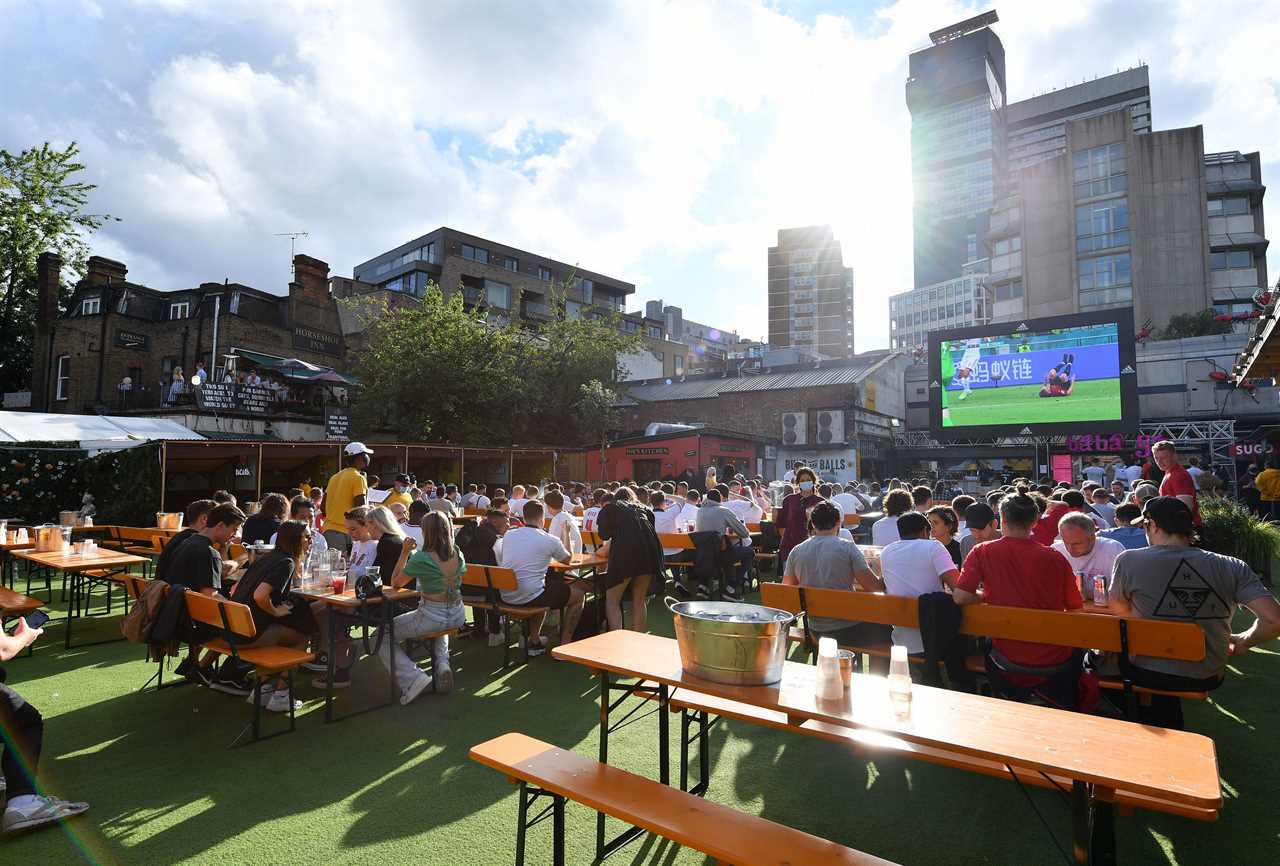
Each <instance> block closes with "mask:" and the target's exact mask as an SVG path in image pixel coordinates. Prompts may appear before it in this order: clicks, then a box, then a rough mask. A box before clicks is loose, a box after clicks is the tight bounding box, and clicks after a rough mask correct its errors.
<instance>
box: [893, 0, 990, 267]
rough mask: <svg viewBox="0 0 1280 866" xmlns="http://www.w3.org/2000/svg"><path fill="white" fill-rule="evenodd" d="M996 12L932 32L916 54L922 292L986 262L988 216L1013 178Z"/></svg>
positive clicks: (912, 78)
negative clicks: (1003, 183) (1008, 172)
mask: <svg viewBox="0 0 1280 866" xmlns="http://www.w3.org/2000/svg"><path fill="white" fill-rule="evenodd" d="M996 20H997V18H996V13H995V11H994V10H993V11H990V12H985V13H983V14H982V15H978V16H976V17H974V18H970V19H967V20H965V21H961V22H960V23H958V24H955V25H952V26H951V27H945V28H943V29H942V30H937V31H934V32H933V33H931V34H929V38H930V40H931V41H932V42H933V44H932V46H930V47H928V48H925V49H923V50H920V51H916V52H914V53H913V54H911V56H910V58H909V61H908V64H909V72H908V78H907V86H906V99H907V108H908V109H909V110H910V111H911V175H912V186H913V187H914V203H913V217H912V226H913V233H914V239H915V258H914V264H915V287H916V288H920V287H922V286H931V285H936V284H938V283H942V282H944V281H946V280H950V279H954V278H955V277H958V276H959V275H960V274H961V269H962V267H963V266H964V265H965V264H966V263H968V262H973V261H976V260H978V259H980V258H983V257H984V255H983V252H982V241H983V239H984V237H985V236H986V234H987V217H988V214H989V213H990V211H991V205H992V203H993V202H994V200H995V196H996V184H997V180H998V179H999V178H1000V177H1002V176H1003V175H1004V173H1005V119H1004V100H1005V77H1004V73H1005V68H1004V46H1003V45H1002V44H1001V42H1000V39H999V37H997V36H996V34H995V33H994V32H993V31H992V30H991V29H990V25H991V24H993V23H995V21H996Z"/></svg>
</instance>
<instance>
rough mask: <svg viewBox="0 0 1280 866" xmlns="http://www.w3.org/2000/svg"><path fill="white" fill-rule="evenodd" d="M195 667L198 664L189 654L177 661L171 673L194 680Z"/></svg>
mask: <svg viewBox="0 0 1280 866" xmlns="http://www.w3.org/2000/svg"><path fill="white" fill-rule="evenodd" d="M197 667H199V665H197V664H196V663H195V661H194V660H192V658H191V656H187V657H186V658H184V659H183V660H182V661H180V662H178V666H177V667H176V668H174V669H173V675H174V676H177V677H186V678H187V679H189V680H194V679H196V671H195V669H196V668H197Z"/></svg>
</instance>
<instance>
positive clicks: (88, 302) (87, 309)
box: [80, 298, 102, 316]
mask: <svg viewBox="0 0 1280 866" xmlns="http://www.w3.org/2000/svg"><path fill="white" fill-rule="evenodd" d="M101 311H102V298H85V299H84V300H83V301H81V302H80V315H82V316H96V315H98V313H99V312H101Z"/></svg>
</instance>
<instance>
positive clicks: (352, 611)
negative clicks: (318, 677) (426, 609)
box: [292, 576, 420, 724]
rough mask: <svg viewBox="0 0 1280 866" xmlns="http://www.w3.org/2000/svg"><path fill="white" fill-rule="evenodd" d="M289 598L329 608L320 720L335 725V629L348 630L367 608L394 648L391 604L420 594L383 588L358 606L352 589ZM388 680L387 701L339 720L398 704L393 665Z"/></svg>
mask: <svg viewBox="0 0 1280 866" xmlns="http://www.w3.org/2000/svg"><path fill="white" fill-rule="evenodd" d="M347 580H348V585H349V586H350V585H351V583H354V581H355V578H354V577H350V576H348V578H347ZM292 594H293V595H294V596H296V597H298V598H301V599H305V600H306V601H309V602H316V601H318V602H320V603H322V604H324V605H327V606H328V607H329V608H331V610H330V611H329V613H330V616H329V618H328V619H329V635H328V638H329V640H328V643H329V670H328V673H327V676H326V677H325V682H326V686H327V688H326V689H325V691H324V720H325V723H326V724H327V723H329V722H333V721H339V720H336V719H334V717H333V678H334V675H335V672H336V670H337V664H336V659H337V652H336V651H337V645H338V629H339V628H344V629H345V628H348V627H349V626H350V625H352V621H351V618H352V617H355V616H358V615H360V612H361V607H362V605H364V604H367V605H368V606H369V607H374V608H377V609H378V611H379V612H380V613H381V614H382V616H381V619H382V622H381V623H380V624H381V625H382V626H384V627H385V628H386V630H387V632H386V634H385V635H383V637H382V639H383V640H389V641H391V645H392V646H395V642H396V605H395V603H396V602H399V601H408V600H410V599H414V598H418V597H419V596H420V593H419V592H418V591H417V590H413V589H392V588H391V587H384V588H383V590H382V595H379V596H373V597H372V598H369V599H367V600H366V601H365V602H362V601H361V600H360V599H358V598H356V593H355V590H354V589H346V590H344V591H343V592H341V593H335V592H332V591H326V590H298V589H295V590H293V593H292ZM342 614H345V618H344V617H342V616H340V615H342ZM339 619H343V622H342V623H339ZM389 679H390V681H391V689H390V695H389V697H388V698H387V703H385V704H377V705H376V706H372V707H366V708H365V709H363V710H359V711H357V712H354V713H350V714H348V715H347V716H343V717H342V718H349V717H350V716H356V715H359V714H360V713H363V712H367V711H368V710H376V709H380V708H382V707H385V706H387V705H388V704H394V703H397V702H398V701H399V700H400V689H399V687H398V685H397V684H396V667H395V665H391V675H390V677H389Z"/></svg>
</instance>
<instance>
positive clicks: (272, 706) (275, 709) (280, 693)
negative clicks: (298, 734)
mask: <svg viewBox="0 0 1280 866" xmlns="http://www.w3.org/2000/svg"><path fill="white" fill-rule="evenodd" d="M262 708H263V709H264V710H266V711H267V712H269V713H287V712H289V710H290V709H294V710H300V709H302V701H294V702H293V706H292V707H290V706H289V690H288V689H277V690H276V691H274V692H272V693H271V700H269V701H267V702H266V703H264V704H263V705H262Z"/></svg>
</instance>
